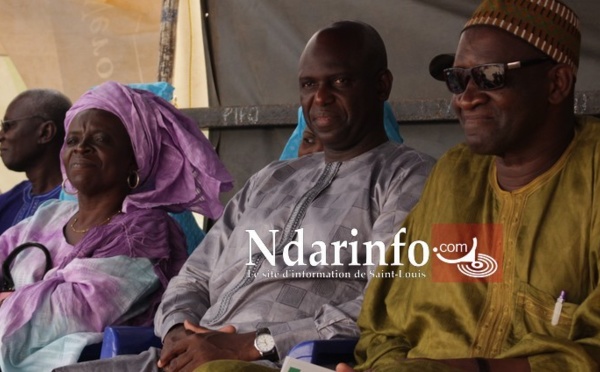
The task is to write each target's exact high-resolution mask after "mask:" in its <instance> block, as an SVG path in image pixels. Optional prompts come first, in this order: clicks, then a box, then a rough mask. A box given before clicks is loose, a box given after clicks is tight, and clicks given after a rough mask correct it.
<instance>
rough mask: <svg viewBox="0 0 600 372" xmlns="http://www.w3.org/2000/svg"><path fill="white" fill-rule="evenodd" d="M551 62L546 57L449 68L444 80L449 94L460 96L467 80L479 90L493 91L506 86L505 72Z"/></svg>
mask: <svg viewBox="0 0 600 372" xmlns="http://www.w3.org/2000/svg"><path fill="white" fill-rule="evenodd" d="M546 61H551V59H550V58H548V57H539V58H533V59H525V60H521V61H515V62H509V63H488V64H485V65H479V66H475V67H471V68H461V67H450V68H447V69H444V80H445V81H446V85H447V86H448V89H449V90H450V92H452V93H454V94H461V93H462V92H464V91H465V90H466V89H467V84H468V83H469V78H471V79H473V82H474V83H475V84H476V85H477V87H478V88H479V89H481V90H495V89H500V88H503V87H504V86H505V84H506V71H507V70H515V69H518V68H521V67H526V66H532V65H537V64H539V63H542V62H546Z"/></svg>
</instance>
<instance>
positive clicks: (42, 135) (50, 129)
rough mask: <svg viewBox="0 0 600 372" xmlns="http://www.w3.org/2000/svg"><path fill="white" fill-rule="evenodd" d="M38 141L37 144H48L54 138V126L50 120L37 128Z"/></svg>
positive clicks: (55, 131)
mask: <svg viewBox="0 0 600 372" xmlns="http://www.w3.org/2000/svg"><path fill="white" fill-rule="evenodd" d="M38 133H39V139H38V143H49V142H52V140H53V139H54V137H56V133H57V130H56V124H55V123H54V122H53V121H52V120H46V121H45V122H43V123H42V124H40V126H39V130H38Z"/></svg>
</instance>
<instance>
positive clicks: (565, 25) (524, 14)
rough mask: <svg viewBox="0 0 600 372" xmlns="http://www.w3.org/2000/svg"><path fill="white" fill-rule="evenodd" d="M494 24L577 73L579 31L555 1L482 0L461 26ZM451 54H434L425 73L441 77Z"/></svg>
mask: <svg viewBox="0 0 600 372" xmlns="http://www.w3.org/2000/svg"><path fill="white" fill-rule="evenodd" d="M473 26H490V27H497V28H499V29H502V30H504V31H506V32H509V33H511V34H513V35H515V36H516V37H518V38H520V39H522V40H524V41H525V42H527V43H528V44H530V45H532V46H533V47H535V48H536V49H538V50H540V51H542V52H543V53H544V54H546V55H548V56H549V57H550V58H552V59H553V60H554V61H556V62H558V63H565V64H567V65H569V66H570V67H571V68H572V69H573V73H574V74H577V68H578V66H579V52H580V48H581V33H580V31H579V18H578V17H577V15H576V14H575V12H574V11H573V10H572V9H570V8H569V7H568V6H566V5H565V4H563V3H562V2H560V1H558V0H484V1H483V2H482V3H481V4H480V5H479V7H478V8H477V9H476V10H475V12H474V13H473V15H472V16H471V18H470V19H469V20H468V21H467V23H466V24H465V26H464V27H463V31H464V30H466V29H468V28H470V27H473ZM453 63H454V55H453V54H442V55H439V56H436V57H434V59H433V60H432V61H431V63H430V65H429V73H430V74H431V76H433V77H434V78H435V79H437V80H443V70H444V69H445V68H448V67H452V65H453Z"/></svg>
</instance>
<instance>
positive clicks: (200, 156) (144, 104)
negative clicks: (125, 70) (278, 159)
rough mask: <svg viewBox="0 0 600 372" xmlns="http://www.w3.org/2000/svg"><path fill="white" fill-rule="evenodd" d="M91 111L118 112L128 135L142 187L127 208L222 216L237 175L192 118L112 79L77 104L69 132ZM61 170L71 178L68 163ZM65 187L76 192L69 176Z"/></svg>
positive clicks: (127, 200)
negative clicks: (224, 199)
mask: <svg viewBox="0 0 600 372" xmlns="http://www.w3.org/2000/svg"><path fill="white" fill-rule="evenodd" d="M89 109H100V110H105V111H108V112H110V113H112V114H114V115H116V116H117V117H118V118H119V119H121V121H122V122H123V124H124V125H125V128H126V129H127V133H129V137H130V139H131V144H132V145H133V152H134V153H135V159H136V161H137V165H138V167H139V169H138V172H139V176H140V185H139V186H138V187H137V188H135V189H134V190H132V192H131V193H130V194H129V195H127V197H126V198H125V201H124V202H123V207H122V210H123V211H124V212H127V211H131V210H134V209H147V208H154V207H162V208H163V209H166V210H167V211H169V212H181V211H183V210H186V209H189V210H192V211H194V212H197V213H200V214H202V215H205V216H207V217H210V218H213V219H216V218H217V217H219V216H220V215H221V213H222V212H223V206H222V204H221V202H220V201H219V193H220V192H224V191H228V190H230V189H231V188H232V187H233V179H232V177H231V175H230V174H229V172H227V169H225V166H224V165H223V164H222V163H221V161H220V159H219V157H218V155H217V154H216V153H215V151H214V149H213V147H212V145H211V143H210V142H209V141H208V140H207V139H206V137H205V136H204V135H203V134H202V132H201V131H200V129H199V128H198V127H197V126H196V123H195V122H194V121H193V120H192V119H191V118H189V117H187V116H185V115H183V114H182V113H181V112H180V111H179V110H178V109H177V108H175V107H174V106H173V105H171V104H170V103H169V102H167V101H165V100H164V99H162V98H160V97H158V96H156V95H155V94H153V93H150V92H148V91H145V90H139V89H133V88H129V87H127V86H124V85H122V84H119V83H116V82H112V81H109V82H106V83H104V84H102V85H100V86H98V87H96V88H94V89H92V90H90V91H88V92H87V93H85V94H84V95H82V96H81V97H80V98H79V99H78V100H77V101H76V102H75V103H74V104H73V107H71V109H70V110H69V111H68V112H67V116H66V118H65V131H66V132H67V133H68V131H69V126H70V125H71V121H72V120H73V118H74V117H75V116H76V115H77V114H78V113H80V112H82V111H85V110H89ZM64 150H65V145H63V149H62V151H64ZM61 168H62V173H63V178H64V179H66V171H65V166H64V164H61ZM65 188H66V189H68V190H71V191H73V186H72V185H71V184H70V182H69V181H68V180H67V182H66V183H65Z"/></svg>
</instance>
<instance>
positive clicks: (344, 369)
mask: <svg viewBox="0 0 600 372" xmlns="http://www.w3.org/2000/svg"><path fill="white" fill-rule="evenodd" d="M335 372H354V369H353V368H352V367H350V366H349V365H347V364H346V363H338V365H337V366H335Z"/></svg>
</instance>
